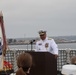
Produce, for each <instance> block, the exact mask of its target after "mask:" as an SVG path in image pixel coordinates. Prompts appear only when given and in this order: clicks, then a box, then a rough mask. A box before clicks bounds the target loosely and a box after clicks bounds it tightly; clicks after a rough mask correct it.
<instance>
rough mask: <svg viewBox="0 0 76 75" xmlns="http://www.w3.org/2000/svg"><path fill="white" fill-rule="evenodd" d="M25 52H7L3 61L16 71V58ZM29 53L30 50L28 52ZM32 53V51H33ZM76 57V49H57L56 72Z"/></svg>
mask: <svg viewBox="0 0 76 75" xmlns="http://www.w3.org/2000/svg"><path fill="white" fill-rule="evenodd" d="M25 51H26V50H18V49H14V50H8V51H7V52H6V55H5V57H4V59H5V60H6V61H8V62H10V63H11V64H12V65H13V69H14V71H16V70H17V64H16V57H17V56H18V55H19V54H20V53H23V52H25ZM28 51H30V50H28ZM33 51H34V50H33ZM73 56H76V49H59V57H58V58H57V70H59V71H61V69H62V66H63V65H65V64H69V63H70V58H71V57H73Z"/></svg>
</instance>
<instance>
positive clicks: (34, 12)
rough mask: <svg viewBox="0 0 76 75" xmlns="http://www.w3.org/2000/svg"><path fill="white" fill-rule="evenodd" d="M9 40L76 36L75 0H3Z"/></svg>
mask: <svg viewBox="0 0 76 75" xmlns="http://www.w3.org/2000/svg"><path fill="white" fill-rule="evenodd" d="M0 10H1V11H2V12H3V17H4V25H5V31H6V37H7V38H22V37H38V36H39V35H38V31H39V30H41V29H43V30H46V31H47V35H48V36H64V35H76V0H0Z"/></svg>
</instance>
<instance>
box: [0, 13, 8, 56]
mask: <svg viewBox="0 0 76 75" xmlns="http://www.w3.org/2000/svg"><path fill="white" fill-rule="evenodd" d="M0 27H1V31H2V41H3V46H2V51H3V55H5V53H6V49H7V43H6V35H5V28H4V21H3V14H2V12H0Z"/></svg>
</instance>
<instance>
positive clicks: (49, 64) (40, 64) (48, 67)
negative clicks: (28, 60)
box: [28, 52, 57, 75]
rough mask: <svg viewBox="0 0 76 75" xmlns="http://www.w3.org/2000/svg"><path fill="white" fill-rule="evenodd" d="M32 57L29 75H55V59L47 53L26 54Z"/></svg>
mask: <svg viewBox="0 0 76 75" xmlns="http://www.w3.org/2000/svg"><path fill="white" fill-rule="evenodd" d="M28 53H30V54H31V55H32V57H33V66H32V67H31V71H30V74H31V75H57V59H56V58H55V57H54V55H53V54H51V53H49V52H28Z"/></svg>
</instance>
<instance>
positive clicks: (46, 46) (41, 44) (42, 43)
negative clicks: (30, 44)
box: [36, 30, 58, 58]
mask: <svg viewBox="0 0 76 75" xmlns="http://www.w3.org/2000/svg"><path fill="white" fill-rule="evenodd" d="M39 35H40V38H41V40H39V41H37V42H36V51H44V52H45V51H47V52H50V53H52V54H54V55H55V58H57V57H58V47H57V44H56V43H55V41H54V39H52V38H48V37H47V36H46V31H43V30H41V31H39Z"/></svg>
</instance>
